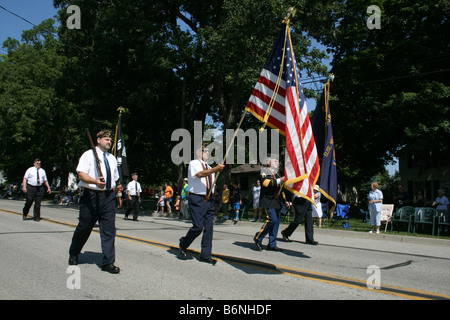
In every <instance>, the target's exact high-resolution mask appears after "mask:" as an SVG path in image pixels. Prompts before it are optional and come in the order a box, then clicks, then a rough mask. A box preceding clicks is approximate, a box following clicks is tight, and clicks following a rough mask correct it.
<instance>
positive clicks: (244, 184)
mask: <svg viewBox="0 0 450 320" xmlns="http://www.w3.org/2000/svg"><path fill="white" fill-rule="evenodd" d="M262 167H263V166H262V165H260V164H241V165H239V166H237V167H235V168H233V169H231V172H230V173H231V184H233V182H236V183H237V184H238V185H239V187H240V189H241V193H242V198H243V199H246V198H248V199H251V198H252V189H253V187H254V186H255V185H256V180H257V179H258V177H259V172H260V170H261V168H262Z"/></svg>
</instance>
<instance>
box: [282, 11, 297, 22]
mask: <svg viewBox="0 0 450 320" xmlns="http://www.w3.org/2000/svg"><path fill="white" fill-rule="evenodd" d="M296 12H297V9H295V7H290V8H289V11H288V13H287V15H286V17H285V18H284V20H283V23H286V24H289V21H290V18H291V17H292V18H293V17H295V13H296Z"/></svg>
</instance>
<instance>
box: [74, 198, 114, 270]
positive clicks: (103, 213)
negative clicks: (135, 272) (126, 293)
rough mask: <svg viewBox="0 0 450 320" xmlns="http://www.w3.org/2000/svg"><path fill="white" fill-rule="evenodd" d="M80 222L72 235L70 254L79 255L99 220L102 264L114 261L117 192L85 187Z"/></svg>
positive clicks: (81, 201)
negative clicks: (93, 189)
mask: <svg viewBox="0 0 450 320" xmlns="http://www.w3.org/2000/svg"><path fill="white" fill-rule="evenodd" d="M79 220H80V221H79V223H78V226H77V228H76V229H75V232H74V233H73V237H72V244H71V245H70V249H69V254H70V255H74V256H77V255H78V254H80V252H81V249H83V246H84V245H85V243H86V241H87V240H88V238H89V236H90V234H91V231H92V228H93V227H94V226H95V224H96V223H97V221H98V224H99V227H100V240H101V246H102V252H103V262H102V265H106V264H110V263H114V261H115V257H116V255H115V247H114V241H115V237H116V194H115V193H114V191H109V192H105V193H102V192H96V191H92V190H89V189H84V192H83V195H82V196H81V198H80V217H79Z"/></svg>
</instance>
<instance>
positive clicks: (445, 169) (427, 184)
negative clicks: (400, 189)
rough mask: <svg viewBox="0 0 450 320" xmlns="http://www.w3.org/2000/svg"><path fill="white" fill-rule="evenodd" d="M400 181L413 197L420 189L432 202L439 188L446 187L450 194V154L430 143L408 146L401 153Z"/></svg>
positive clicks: (448, 194) (412, 197) (449, 194)
mask: <svg viewBox="0 0 450 320" xmlns="http://www.w3.org/2000/svg"><path fill="white" fill-rule="evenodd" d="M399 176H400V181H401V183H402V184H403V186H404V187H405V189H406V191H407V192H408V193H409V196H410V197H411V199H414V195H415V194H416V193H417V191H418V190H422V191H423V192H424V196H425V198H426V199H427V201H429V202H430V203H432V202H433V201H434V200H435V199H436V197H437V196H438V190H439V189H444V190H445V193H446V196H447V197H449V196H450V154H449V152H448V151H441V150H439V149H438V148H436V147H433V146H432V145H430V144H429V143H428V144H427V143H418V144H417V146H416V147H414V148H411V147H406V148H404V149H403V151H402V152H401V153H400V155H399Z"/></svg>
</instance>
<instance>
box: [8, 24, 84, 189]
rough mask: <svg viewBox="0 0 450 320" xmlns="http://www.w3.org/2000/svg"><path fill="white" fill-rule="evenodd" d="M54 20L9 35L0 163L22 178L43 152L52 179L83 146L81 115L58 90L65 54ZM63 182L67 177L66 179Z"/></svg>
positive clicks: (13, 178) (14, 176)
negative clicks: (18, 36)
mask: <svg viewBox="0 0 450 320" xmlns="http://www.w3.org/2000/svg"><path fill="white" fill-rule="evenodd" d="M53 23H54V20H52V19H48V20H45V21H43V22H42V23H41V24H39V25H38V26H36V27H33V28H32V29H31V30H27V31H24V32H23V34H22V42H19V41H18V40H16V39H11V38H8V39H7V40H6V41H5V42H4V44H3V47H4V48H6V49H7V50H8V54H7V55H5V56H4V57H3V59H2V60H1V61H0V111H1V113H2V117H1V118H0V135H1V136H2V139H1V140H0V141H1V142H0V148H1V150H2V152H1V156H0V167H1V169H2V170H4V172H5V173H6V176H7V177H8V179H9V180H10V181H21V180H22V177H23V174H24V172H25V170H26V168H28V167H29V166H31V165H32V163H33V159H35V158H37V157H39V158H40V159H41V160H42V163H43V167H45V168H46V171H47V175H48V176H49V180H50V181H51V179H52V178H57V177H58V176H61V177H63V179H64V178H65V179H66V180H67V176H68V172H70V171H71V170H69V169H68V168H71V167H73V157H74V151H75V150H76V148H77V146H78V141H77V139H76V132H75V130H74V128H76V127H77V125H76V124H77V122H78V114H77V113H76V112H74V108H73V105H72V104H70V103H68V102H67V101H65V100H64V99H62V98H61V97H60V96H59V95H58V94H57V91H56V87H57V84H58V81H59V80H60V78H61V75H62V73H61V70H62V66H63V65H64V64H65V62H66V59H65V57H63V56H61V55H59V54H58V41H57V40H56V39H55V37H54V32H55V29H54V27H53ZM63 182H67V181H64V180H63Z"/></svg>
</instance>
